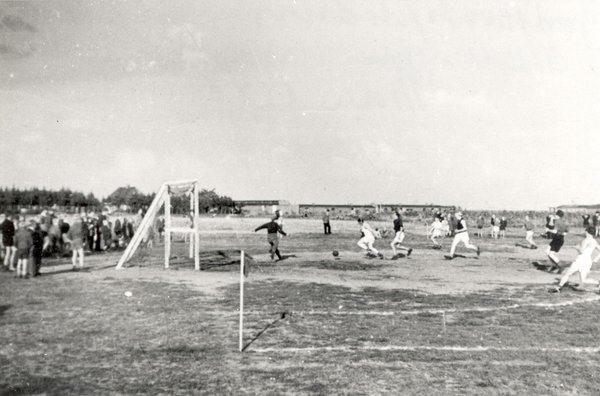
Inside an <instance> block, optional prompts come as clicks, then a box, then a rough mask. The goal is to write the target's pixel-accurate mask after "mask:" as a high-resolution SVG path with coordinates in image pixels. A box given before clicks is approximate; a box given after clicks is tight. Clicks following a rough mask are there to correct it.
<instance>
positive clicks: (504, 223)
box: [499, 216, 508, 239]
mask: <svg viewBox="0 0 600 396" xmlns="http://www.w3.org/2000/svg"><path fill="white" fill-rule="evenodd" d="M506 227H508V220H506V217H504V216H502V218H501V219H500V234H499V236H500V238H502V239H504V238H505V237H506Z"/></svg>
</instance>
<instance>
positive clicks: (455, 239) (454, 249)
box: [450, 234, 461, 257]
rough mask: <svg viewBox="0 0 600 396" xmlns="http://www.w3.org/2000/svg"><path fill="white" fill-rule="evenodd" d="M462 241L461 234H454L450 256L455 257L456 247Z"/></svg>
mask: <svg viewBox="0 0 600 396" xmlns="http://www.w3.org/2000/svg"><path fill="white" fill-rule="evenodd" d="M460 242H461V234H456V235H454V239H452V245H451V246H450V257H454V252H455V251H456V247H457V246H458V244H459V243H460Z"/></svg>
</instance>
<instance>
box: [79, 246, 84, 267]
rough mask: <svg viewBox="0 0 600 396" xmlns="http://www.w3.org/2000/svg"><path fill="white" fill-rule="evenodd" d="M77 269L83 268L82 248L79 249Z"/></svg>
mask: <svg viewBox="0 0 600 396" xmlns="http://www.w3.org/2000/svg"><path fill="white" fill-rule="evenodd" d="M78 250H79V267H80V268H83V247H81V248H79V249H78Z"/></svg>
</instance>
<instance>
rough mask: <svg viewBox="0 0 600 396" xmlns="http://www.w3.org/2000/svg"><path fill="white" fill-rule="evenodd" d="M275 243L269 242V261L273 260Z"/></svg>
mask: <svg viewBox="0 0 600 396" xmlns="http://www.w3.org/2000/svg"><path fill="white" fill-rule="evenodd" d="M274 246H275V243H274V242H273V241H269V254H270V255H271V260H273V259H274V258H275V248H274Z"/></svg>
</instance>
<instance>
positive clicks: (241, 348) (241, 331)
mask: <svg viewBox="0 0 600 396" xmlns="http://www.w3.org/2000/svg"><path fill="white" fill-rule="evenodd" d="M244 256H245V255H244V251H243V250H242V251H241V252H240V336H239V338H240V340H239V344H240V352H242V351H243V349H244V336H243V333H244Z"/></svg>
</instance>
